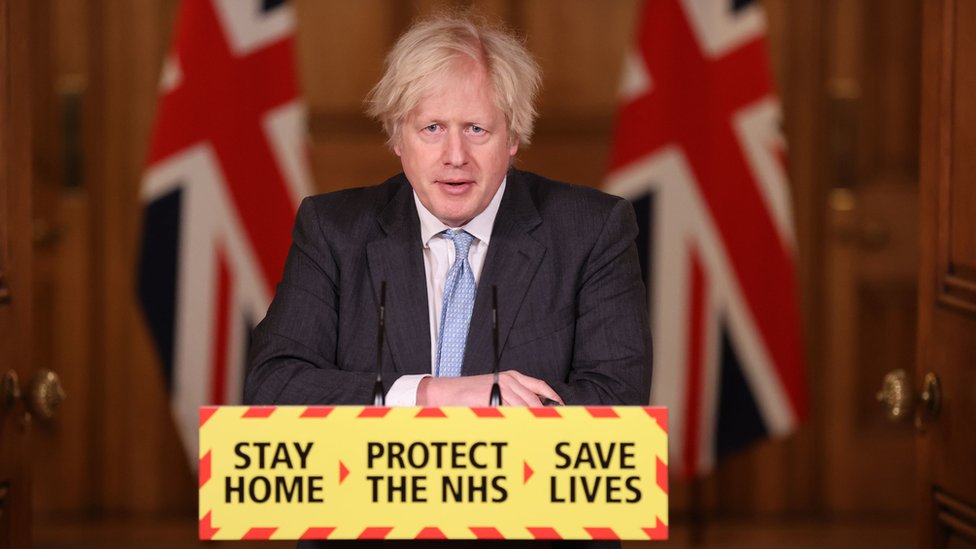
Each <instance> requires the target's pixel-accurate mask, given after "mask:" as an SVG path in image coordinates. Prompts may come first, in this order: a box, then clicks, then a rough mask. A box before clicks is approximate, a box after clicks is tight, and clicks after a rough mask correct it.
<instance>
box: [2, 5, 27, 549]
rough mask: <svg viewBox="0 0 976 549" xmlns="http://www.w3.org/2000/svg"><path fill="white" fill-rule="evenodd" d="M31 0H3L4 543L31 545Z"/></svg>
mask: <svg viewBox="0 0 976 549" xmlns="http://www.w3.org/2000/svg"><path fill="white" fill-rule="evenodd" d="M27 6H28V3H27V2H17V1H14V0H0V414H2V415H0V548H25V547H28V546H29V545H30V528H31V509H30V501H31V498H30V476H31V475H30V463H29V461H28V455H29V451H30V448H29V446H30V445H29V442H30V414H29V413H28V412H27V410H26V407H25V400H24V399H23V398H20V397H19V395H18V394H17V393H18V392H20V391H22V390H23V389H24V380H29V379H30V374H31V356H30V353H31V338H30V336H31V322H30V310H31V276H30V269H31V240H30V234H31V232H30V226H31V221H30V219H31V208H30V191H31V185H30V183H31V164H30V129H29V127H30V119H29V112H30V109H29V108H28V105H29V87H28V80H29V79H28V78H26V76H27V75H28V74H29V73H28V71H29V67H28V63H27V60H28V59H27V13H26V9H27Z"/></svg>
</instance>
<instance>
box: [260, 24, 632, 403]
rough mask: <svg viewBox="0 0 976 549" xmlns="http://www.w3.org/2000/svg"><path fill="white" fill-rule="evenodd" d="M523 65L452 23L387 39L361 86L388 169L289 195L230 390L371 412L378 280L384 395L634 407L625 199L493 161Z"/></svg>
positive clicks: (507, 38)
mask: <svg viewBox="0 0 976 549" xmlns="http://www.w3.org/2000/svg"><path fill="white" fill-rule="evenodd" d="M539 82H540V76H539V70H538V67H537V65H536V64H535V62H534V61H533V60H532V57H531V55H530V54H529V53H528V52H527V51H526V50H525V48H524V46H523V45H522V44H521V43H520V42H519V41H518V40H516V39H515V38H513V37H512V36H511V35H509V34H508V33H506V32H504V31H500V30H497V29H494V28H492V27H489V26H487V25H485V24H483V23H481V22H480V21H475V20H473V19H471V18H468V17H464V16H444V17H438V18H434V19H431V20H428V21H425V22H421V23H419V24H417V25H415V26H413V27H412V28H411V29H410V30H409V31H408V32H407V33H406V34H404V35H403V36H402V37H401V38H400V39H399V41H398V42H397V44H396V45H395V46H394V48H393V50H392V51H391V52H390V54H389V56H388V57H387V61H386V71H385V74H384V75H383V77H382V79H381V80H380V82H379V83H378V84H377V85H376V87H375V88H374V89H373V91H372V92H371V94H370V98H369V101H368V112H369V114H371V115H372V116H374V117H376V118H378V119H379V120H380V121H381V122H382V124H383V127H384V130H385V131H386V133H387V135H388V137H389V144H390V146H391V148H392V149H393V151H394V152H395V153H396V154H397V156H399V157H400V160H401V163H402V166H403V173H402V174H399V175H396V176H394V177H392V178H391V179H389V180H387V181H386V182H384V183H382V184H380V185H378V186H375V187H370V188H363V189H353V190H347V191H341V192H336V193H331V194H327V195H321V196H316V197H312V198H309V199H306V200H305V201H304V202H303V203H302V205H301V207H300V208H299V211H298V215H297V218H296V221H295V228H294V233H293V236H294V242H293V244H292V248H291V250H290V252H289V255H288V260H287V264H286V266H285V270H284V274H283V276H282V280H281V283H280V284H279V285H278V287H277V293H276V295H275V298H274V301H273V302H272V304H271V307H270V308H269V310H268V314H267V317H266V318H265V319H264V321H263V322H261V324H260V325H259V326H258V327H257V328H256V330H255V332H254V338H253V343H252V351H251V357H250V362H251V368H250V371H249V372H248V375H247V379H246V383H245V401H246V402H248V403H260V404H369V403H372V401H373V399H372V397H373V388H374V382H375V379H376V368H377V349H376V342H377V336H378V329H379V328H378V326H379V308H380V295H381V288H383V287H384V286H385V311H386V315H385V326H386V329H385V344H384V345H383V349H382V351H381V356H382V379H383V384H384V390H385V391H386V402H387V404H388V405H429V406H442V405H471V406H484V405H486V404H487V403H488V401H489V391H490V388H491V384H492V375H491V372H492V368H493V365H494V349H493V343H492V320H491V317H492V290H493V288H495V289H496V290H497V298H498V308H497V311H498V343H499V361H500V362H499V363H500V369H501V370H502V373H501V376H500V382H499V384H500V389H501V397H502V403H503V404H506V405H518V406H540V405H542V404H543V403H544V402H546V403H553V402H555V403H565V404H646V403H647V400H648V396H649V391H650V374H651V353H650V343H649V341H650V339H649V332H648V328H647V312H646V309H647V306H646V302H645V292H644V287H643V284H642V282H641V278H640V269H639V265H638V259H637V252H636V248H635V245H634V237H635V235H636V232H637V229H636V223H635V220H634V214H633V211H632V208H631V206H630V204H629V203H627V202H626V201H624V200H622V199H619V198H616V197H611V196H609V195H606V194H603V193H600V192H599V191H596V190H593V189H590V188H586V187H577V186H570V185H567V184H563V183H556V182H553V181H550V180H547V179H545V178H543V177H540V176H538V175H534V174H531V173H527V172H522V171H519V170H516V169H513V168H512V167H511V163H512V160H513V158H514V157H515V154H516V153H517V151H518V149H519V147H520V146H523V145H525V144H527V143H528V142H529V138H530V137H531V133H532V127H533V123H534V119H535V114H536V113H535V108H534V106H533V103H534V99H535V96H536V94H537V90H538V87H539Z"/></svg>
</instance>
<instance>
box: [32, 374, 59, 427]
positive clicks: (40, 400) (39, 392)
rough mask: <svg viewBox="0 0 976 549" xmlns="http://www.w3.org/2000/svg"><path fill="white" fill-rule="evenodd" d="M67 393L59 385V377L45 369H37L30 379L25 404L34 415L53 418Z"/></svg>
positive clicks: (48, 418)
mask: <svg viewBox="0 0 976 549" xmlns="http://www.w3.org/2000/svg"><path fill="white" fill-rule="evenodd" d="M67 396H68V395H67V394H66V393H65V392H64V388H63V387H62V386H61V378H60V377H59V376H58V374H56V373H55V372H52V371H51V370H47V369H41V370H38V371H37V373H36V374H34V379H33V380H32V381H31V387H30V396H29V401H28V403H27V406H28V407H29V408H30V410H31V412H33V413H34V415H36V416H38V417H40V418H41V419H44V420H51V419H54V416H55V415H57V413H58V407H59V406H61V403H62V402H63V401H64V399H65V398H66V397H67Z"/></svg>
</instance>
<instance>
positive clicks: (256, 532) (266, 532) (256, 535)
mask: <svg viewBox="0 0 976 549" xmlns="http://www.w3.org/2000/svg"><path fill="white" fill-rule="evenodd" d="M277 530H278V529H277V528H251V529H250V530H248V531H247V533H245V534H244V536H243V537H242V538H241V539H247V540H267V539H271V536H272V534H274V533H275V532H276V531H277Z"/></svg>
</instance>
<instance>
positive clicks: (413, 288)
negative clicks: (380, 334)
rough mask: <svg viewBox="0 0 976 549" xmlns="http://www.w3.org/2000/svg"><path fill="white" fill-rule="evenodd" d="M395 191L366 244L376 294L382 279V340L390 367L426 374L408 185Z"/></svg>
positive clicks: (422, 282) (423, 289)
mask: <svg viewBox="0 0 976 549" xmlns="http://www.w3.org/2000/svg"><path fill="white" fill-rule="evenodd" d="M400 178H401V180H402V181H401V183H402V184H401V185H400V189H399V190H398V191H397V193H396V194H395V195H394V197H393V199H392V200H391V201H390V203H389V204H387V206H386V207H385V208H384V209H383V211H381V212H380V215H379V216H378V218H377V221H378V222H379V225H380V228H381V229H382V232H383V234H382V235H380V236H379V237H378V238H376V239H375V240H372V241H371V242H369V243H368V244H367V245H366V259H367V262H368V264H369V275H370V279H371V282H372V285H373V291H374V292H375V294H376V296H379V295H380V287H381V285H382V283H383V281H386V336H387V343H388V345H389V346H390V352H391V354H392V355H393V366H394V368H395V369H396V370H397V371H398V372H400V373H402V374H424V373H429V372H430V360H431V359H430V315H429V314H428V311H427V282H426V274H425V271H424V258H423V244H422V243H421V241H420V220H419V218H418V217H417V210H416V206H415V205H414V201H413V193H411V189H410V185H409V183H407V180H406V178H404V177H403V176H402V175H401V176H400Z"/></svg>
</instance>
